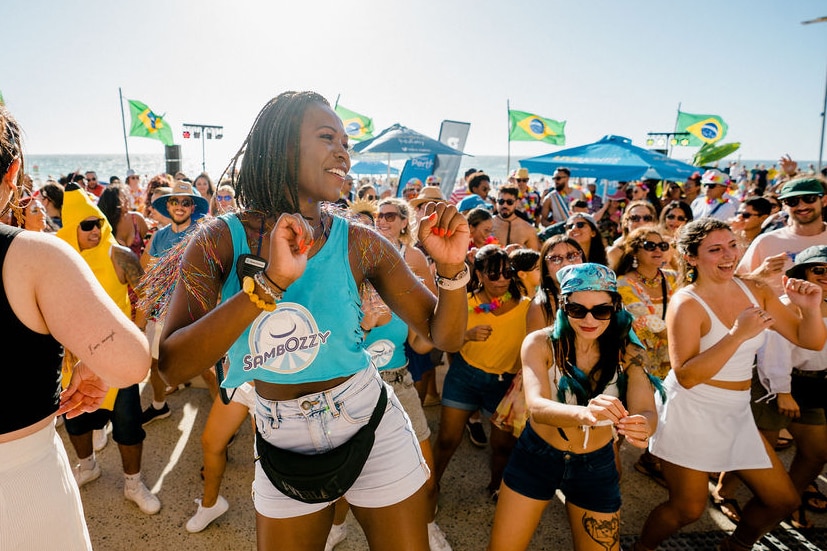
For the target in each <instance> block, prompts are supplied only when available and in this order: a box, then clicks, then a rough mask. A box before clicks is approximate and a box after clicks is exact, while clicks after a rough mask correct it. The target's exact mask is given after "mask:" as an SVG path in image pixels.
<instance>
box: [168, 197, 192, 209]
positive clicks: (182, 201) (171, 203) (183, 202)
mask: <svg viewBox="0 0 827 551" xmlns="http://www.w3.org/2000/svg"><path fill="white" fill-rule="evenodd" d="M167 205H169V206H171V207H177V206H178V205H181V206H182V207H184V208H189V207H191V206H192V205H193V202H192V200H191V199H180V200H179V199H176V198H174V197H173V198H172V199H167Z"/></svg>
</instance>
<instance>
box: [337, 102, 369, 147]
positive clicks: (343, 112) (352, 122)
mask: <svg viewBox="0 0 827 551" xmlns="http://www.w3.org/2000/svg"><path fill="white" fill-rule="evenodd" d="M336 114H337V115H339V118H340V119H342V124H343V125H344V127H345V134H347V136H348V138H350V139H351V140H353V141H356V142H361V141H362V140H367V139H370V138H372V137H373V119H369V118H368V117H366V116H364V115H360V114H359V113H357V112H356V111H351V110H350V109H346V108H344V107H342V106H341V105H337V106H336Z"/></svg>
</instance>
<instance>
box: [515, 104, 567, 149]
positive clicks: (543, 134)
mask: <svg viewBox="0 0 827 551" xmlns="http://www.w3.org/2000/svg"><path fill="white" fill-rule="evenodd" d="M508 128H509V132H508V139H509V140H513V141H529V142H531V141H534V140H538V141H541V142H546V143H550V144H554V145H566V121H563V122H560V121H555V120H552V119H546V118H543V117H540V116H537V115H533V114H531V113H526V112H525V111H514V110H512V109H509V110H508Z"/></svg>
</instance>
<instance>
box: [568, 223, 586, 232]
mask: <svg viewBox="0 0 827 551" xmlns="http://www.w3.org/2000/svg"><path fill="white" fill-rule="evenodd" d="M585 227H586V222H582V221H581V222H572V223H571V224H566V229H567V230H573V229H574V228H577V229H578V230H582V229H583V228H585Z"/></svg>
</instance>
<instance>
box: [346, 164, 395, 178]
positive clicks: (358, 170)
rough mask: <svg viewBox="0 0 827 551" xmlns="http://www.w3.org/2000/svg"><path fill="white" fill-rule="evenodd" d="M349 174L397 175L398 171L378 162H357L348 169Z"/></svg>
mask: <svg viewBox="0 0 827 551" xmlns="http://www.w3.org/2000/svg"><path fill="white" fill-rule="evenodd" d="M388 169H390V171H388ZM350 172H351V173H352V174H356V175H361V174H366V175H373V174H399V169H398V168H393V167H392V166H389V165H387V164H385V163H381V162H379V161H359V162H358V163H356V164H354V165H353V166H352V167H350Z"/></svg>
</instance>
